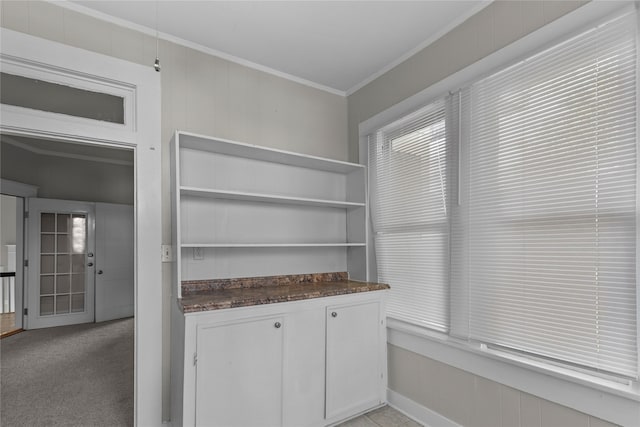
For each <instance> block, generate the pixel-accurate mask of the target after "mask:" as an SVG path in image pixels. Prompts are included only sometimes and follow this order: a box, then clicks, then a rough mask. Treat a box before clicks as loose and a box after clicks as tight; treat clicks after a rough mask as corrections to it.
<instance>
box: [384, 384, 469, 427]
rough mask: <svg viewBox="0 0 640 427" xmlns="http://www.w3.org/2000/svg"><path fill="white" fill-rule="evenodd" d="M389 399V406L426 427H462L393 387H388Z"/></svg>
mask: <svg viewBox="0 0 640 427" xmlns="http://www.w3.org/2000/svg"><path fill="white" fill-rule="evenodd" d="M387 401H388V403H389V406H391V407H392V408H394V409H396V410H398V411H400V412H402V413H403V414H405V415H406V416H407V417H409V418H412V419H413V420H415V421H417V422H419V423H420V424H423V425H424V426H425V427H461V426H460V424H458V423H456V422H454V421H451V420H450V419H449V418H447V417H443V416H442V415H440V414H439V413H437V412H435V411H432V410H431V409H429V408H427V407H426V406H422V405H421V404H419V403H416V402H414V401H413V400H411V399H409V398H406V397H404V396H403V395H401V394H399V393H396V392H395V391H393V390H391V389H387Z"/></svg>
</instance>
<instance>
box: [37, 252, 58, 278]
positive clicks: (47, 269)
mask: <svg viewBox="0 0 640 427" xmlns="http://www.w3.org/2000/svg"><path fill="white" fill-rule="evenodd" d="M53 262H54V256H53V255H41V256H40V273H41V274H51V273H55V267H54V263H53Z"/></svg>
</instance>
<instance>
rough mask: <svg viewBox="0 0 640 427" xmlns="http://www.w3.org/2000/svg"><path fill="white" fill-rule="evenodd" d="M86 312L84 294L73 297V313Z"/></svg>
mask: <svg viewBox="0 0 640 427" xmlns="http://www.w3.org/2000/svg"><path fill="white" fill-rule="evenodd" d="M79 311H84V294H73V295H71V312H72V313H77V312H79Z"/></svg>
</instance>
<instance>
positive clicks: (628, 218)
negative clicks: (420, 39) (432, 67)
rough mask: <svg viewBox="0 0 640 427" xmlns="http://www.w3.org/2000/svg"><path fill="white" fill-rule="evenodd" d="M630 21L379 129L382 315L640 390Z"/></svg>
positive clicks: (376, 188) (375, 150) (374, 201)
mask: <svg viewBox="0 0 640 427" xmlns="http://www.w3.org/2000/svg"><path fill="white" fill-rule="evenodd" d="M635 19H636V15H635V13H630V14H627V15H625V16H621V17H619V18H617V19H614V20H612V21H609V22H607V23H605V24H602V25H599V26H598V27H596V28H593V29H591V30H589V31H587V32H584V33H583V34H581V35H578V36H576V37H574V38H572V39H570V40H567V41H565V42H563V43H560V44H558V45H556V46H554V47H552V48H550V49H547V50H546V51H544V52H541V53H539V54H537V55H534V56H532V57H530V58H528V59H527V60H525V61H522V62H520V63H518V64H516V65H513V66H511V67H509V68H506V69H504V70H501V71H499V72H497V73H494V74H493V75H490V76H489V77H486V78H483V79H482V80H479V81H476V82H474V83H472V84H470V85H468V86H466V87H464V88H463V89H462V90H461V91H460V92H459V93H456V94H454V95H452V96H450V97H448V99H447V100H446V101H439V102H438V103H436V104H435V105H441V106H442V107H441V110H442V111H443V113H442V114H441V116H440V119H438V120H440V121H439V122H438V121H437V120H435V119H434V120H433V121H428V122H424V121H423V124H422V125H420V126H417V127H415V126H414V127H413V128H412V127H411V126H409V127H408V128H407V124H406V123H413V122H412V121H411V120H414V121H415V119H411V120H410V119H404V121H402V120H401V121H399V122H397V123H398V124H395V125H390V126H387V127H386V128H383V129H381V130H380V131H378V132H377V133H376V134H375V138H372V143H371V144H370V174H371V175H372V176H371V177H370V181H372V184H371V188H372V190H371V191H372V198H371V206H372V218H373V225H374V232H375V252H376V258H377V263H378V267H377V268H378V272H379V277H378V279H379V280H380V281H386V282H388V283H389V284H390V285H391V287H392V292H391V300H392V301H391V302H390V304H389V313H388V314H389V316H391V317H394V318H398V319H400V320H404V321H408V322H411V323H414V324H419V325H423V326H427V327H430V328H433V329H436V330H440V331H443V332H447V333H449V334H450V335H452V336H455V337H458V338H462V339H464V340H469V341H473V342H479V343H483V344H486V345H487V346H489V347H494V348H497V349H501V350H507V351H516V352H518V353H520V354H523V355H529V356H532V357H536V358H539V359H541V360H547V361H550V362H552V363H561V364H563V365H564V366H567V367H571V368H577V369H582V370H589V371H591V372H603V373H606V374H613V375H617V376H621V377H625V378H634V379H637V377H638V356H637V349H638V342H637V337H638V332H637V318H636V317H637V313H638V309H637V306H636V302H637V283H636V274H637V272H636V243H637V240H638V237H637V236H638V233H637V229H636V217H637V200H636V192H637V179H638V178H637V163H638V161H637V130H636V128H637V125H638V123H637V106H636V99H637V87H636V84H637V83H636V79H637V77H636V73H637V71H636V68H637V66H636V62H637V58H636V31H637V30H636V22H635ZM456 101H457V102H459V103H460V105H459V109H458V106H457V105H455V104H456ZM429 108H431V109H433V108H435V107H433V106H431V107H429ZM447 109H448V110H447ZM445 110H447V111H448V114H445V113H444V111H445ZM456 120H458V121H459V123H460V132H459V137H458V134H457V132H454V131H453V130H454V129H456V130H457V128H458V124H457V122H456ZM405 122H406V123H405ZM436 123H442V124H440V125H439V126H442V128H443V130H444V134H443V135H442V136H441V137H440V138H438V137H433V136H432V135H433V133H431V132H430V131H429V129H433V126H436ZM403 126H404V127H403ZM430 126H432V127H430ZM405 128H406V129H407V130H404V131H402V130H399V129H405ZM419 130H423V131H422V133H420V132H419ZM406 141H408V142H406ZM394 142H396V144H395V149H394ZM458 147H459V150H460V153H459V156H458V153H457V149H458ZM435 153H440V154H438V155H435ZM458 166H459V169H460V173H459V176H458V172H457V169H458ZM438 177H442V178H441V180H440V186H439V187H438V186H437V185H435V184H436V183H437V182H438V180H437V179H438ZM458 178H459V194H458V184H457V179H458ZM438 190H439V191H438ZM437 195H439V196H440V198H439V199H438V198H437ZM436 200H439V203H436Z"/></svg>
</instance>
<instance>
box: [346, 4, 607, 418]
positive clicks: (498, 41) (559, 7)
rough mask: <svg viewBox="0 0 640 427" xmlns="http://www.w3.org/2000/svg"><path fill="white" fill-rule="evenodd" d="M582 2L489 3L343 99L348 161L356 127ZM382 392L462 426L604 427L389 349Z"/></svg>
mask: <svg viewBox="0 0 640 427" xmlns="http://www.w3.org/2000/svg"><path fill="white" fill-rule="evenodd" d="M585 3H586V2H582V1H495V2H493V3H492V4H490V5H489V6H487V7H486V8H484V9H483V10H481V11H480V12H479V13H477V14H476V15H474V16H472V17H471V18H469V19H468V20H467V21H465V22H464V23H462V24H461V25H459V26H458V27H456V28H454V29H453V30H452V31H450V32H449V33H447V34H446V35H444V36H443V37H441V38H440V39H438V40H437V41H436V42H434V43H432V44H431V45H429V46H427V47H426V48H425V49H423V50H422V51H420V52H418V53H417V54H416V55H414V56H412V57H411V58H409V59H407V60H406V61H404V62H403V63H401V64H399V65H398V66H396V67H395V68H393V69H392V70H390V71H389V72H387V73H385V74H383V75H382V76H380V77H378V78H377V79H375V80H374V81H372V82H371V83H369V84H367V85H366V86H364V87H363V88H361V89H360V90H358V91H356V92H355V93H353V94H351V95H350V96H349V97H348V128H349V129H348V132H349V158H350V159H351V160H352V161H357V159H358V143H359V135H358V125H359V124H360V123H361V122H363V121H365V120H367V119H369V118H371V117H373V116H375V115H376V114H378V113H380V112H382V111H384V110H386V109H388V108H390V107H392V106H393V105H395V104H397V103H398V102H400V101H402V100H404V99H406V98H408V97H410V96H412V95H414V94H416V93H418V92H420V91H422V90H423V89H425V88H428V87H429V86H431V85H433V84H435V83H437V82H439V81H440V80H442V79H444V78H445V77H447V76H449V75H451V74H453V73H455V72H457V71H460V70H461V69H463V68H465V67H467V66H469V65H471V64H473V63H474V62H476V61H478V60H480V59H481V58H483V57H485V56H488V55H489V54H491V53H493V52H495V51H497V50H499V49H500V48H502V47H504V46H506V45H508V44H510V43H512V42H514V41H516V40H518V39H520V38H522V37H523V36H525V35H527V34H529V33H531V32H532V31H534V30H536V29H538V28H540V27H542V26H543V25H545V24H547V23H549V22H552V21H554V20H555V19H557V18H559V17H561V16H563V15H565V14H566V13H568V12H570V11H572V10H574V9H576V8H578V7H580V6H581V5H583V4H585ZM388 355H389V365H388V367H389V388H390V389H391V390H393V391H394V392H397V393H399V394H400V395H402V396H404V397H406V398H409V399H410V400H412V401H414V402H416V403H418V404H420V405H422V406H424V407H426V408H429V409H431V410H433V411H435V412H438V413H440V414H441V415H443V416H445V417H447V418H449V419H450V420H452V421H454V422H456V423H458V424H460V425H463V426H505V427H506V426H537V427H540V426H565V427H572V426H582V427H588V426H591V427H595V426H607V425H611V424H609V423H607V422H605V421H602V420H600V419H597V418H594V417H590V416H589V415H586V414H583V413H580V412H577V411H575V410H573V409H570V408H567V407H564V406H560V405H557V404H555V403H552V402H549V401H547V400H544V399H539V398H537V397H535V396H532V395H530V394H527V393H524V392H520V391H518V390H515V389H512V388H509V387H506V386H504V385H501V384H499V383H496V382H493V381H490V380H488V379H485V378H482V377H479V376H476V375H473V374H471V373H469V372H466V371H463V370H460V369H457V368H454V367H452V366H449V365H447V364H444V363H440V362H438V361H435V360H432V359H429V358H427V357H424V356H422V355H418V354H416V353H413V352H411V351H408V350H406V349H403V348H401V347H397V346H394V345H389V349H388Z"/></svg>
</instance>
